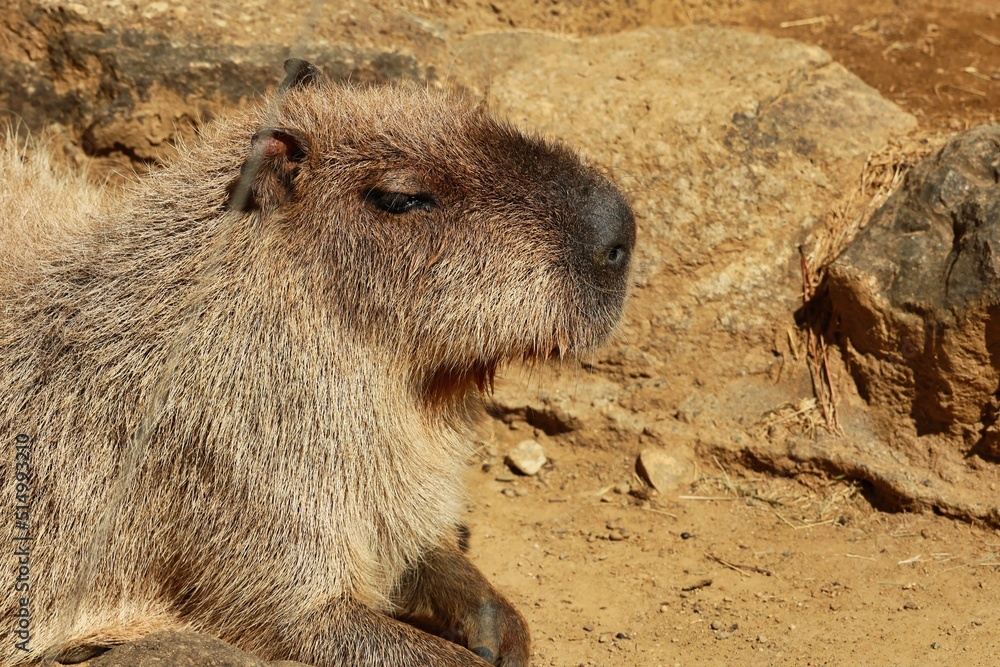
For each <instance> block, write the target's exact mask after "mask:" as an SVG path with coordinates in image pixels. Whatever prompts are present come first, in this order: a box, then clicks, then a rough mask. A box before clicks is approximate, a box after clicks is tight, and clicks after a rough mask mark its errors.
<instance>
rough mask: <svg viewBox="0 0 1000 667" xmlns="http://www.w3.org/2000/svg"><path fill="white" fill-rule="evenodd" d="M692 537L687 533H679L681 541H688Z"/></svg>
mask: <svg viewBox="0 0 1000 667" xmlns="http://www.w3.org/2000/svg"><path fill="white" fill-rule="evenodd" d="M692 537H694V535H693V534H692V533H687V532H684V533H681V539H682V540H690V539H691V538H692Z"/></svg>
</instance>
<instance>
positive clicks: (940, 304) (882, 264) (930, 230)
mask: <svg viewBox="0 0 1000 667" xmlns="http://www.w3.org/2000/svg"><path fill="white" fill-rule="evenodd" d="M998 253H1000V127H997V126H983V127H980V128H977V129H975V130H971V131H968V132H964V133H962V134H959V135H957V136H956V137H954V138H953V139H952V140H951V141H949V142H948V144H947V145H945V146H944V147H943V148H942V149H941V150H940V151H938V152H937V153H935V154H934V155H932V156H930V157H928V158H927V159H926V160H924V161H923V162H922V163H921V164H920V165H918V166H917V167H915V168H914V169H913V170H912V171H910V172H909V174H908V175H907V178H906V181H905V184H904V185H903V187H902V188H901V189H900V191H898V192H897V193H896V194H895V195H893V196H892V197H891V198H890V199H889V200H888V201H887V202H886V204H885V205H884V206H882V208H881V209H880V210H879V211H878V212H877V213H876V214H875V216H874V217H873V219H872V221H871V222H870V223H869V225H868V226H867V227H866V228H865V230H864V231H863V232H862V233H861V234H860V235H859V236H858V238H856V239H855V240H854V242H853V243H852V244H851V246H850V247H849V248H848V249H847V250H846V251H845V252H844V253H843V254H842V255H841V256H840V257H839V258H838V259H837V260H836V261H835V262H834V263H833V264H832V265H831V266H830V268H829V272H828V277H829V282H828V286H829V298H830V303H831V306H832V309H833V314H834V317H835V318H836V320H835V322H834V323H833V326H834V328H835V330H836V331H837V332H838V333H839V335H840V341H839V342H840V344H841V345H842V346H843V348H844V354H845V356H846V360H847V362H848V365H849V367H850V369H851V371H852V373H853V374H854V375H855V377H856V378H857V381H858V384H859V388H860V390H861V393H862V395H863V396H864V397H865V398H866V399H868V400H869V401H870V402H871V403H873V404H875V405H877V406H878V407H880V408H881V409H882V410H884V411H887V412H888V414H890V415H892V419H893V421H894V422H896V423H899V424H903V425H905V424H908V423H909V424H912V427H913V430H914V431H915V433H916V434H917V435H920V436H923V435H935V434H943V435H951V436H955V437H956V438H958V439H959V441H960V442H964V444H965V448H964V449H965V451H966V452H968V451H969V450H970V449H973V450H977V451H978V452H980V453H984V454H987V455H989V456H992V457H993V458H996V457H998V456H1000V442H998V437H997V425H996V422H997V416H998V413H997V411H998V408H1000V403H998V399H997V394H998V386H1000V274H998V269H1000V255H998Z"/></svg>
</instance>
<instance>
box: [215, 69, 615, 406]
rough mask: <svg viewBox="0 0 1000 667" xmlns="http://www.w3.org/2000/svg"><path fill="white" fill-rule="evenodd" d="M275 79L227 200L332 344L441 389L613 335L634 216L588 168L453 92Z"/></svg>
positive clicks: (309, 75) (293, 75)
mask: <svg viewBox="0 0 1000 667" xmlns="http://www.w3.org/2000/svg"><path fill="white" fill-rule="evenodd" d="M286 69H287V70H288V73H289V76H288V78H287V79H286V82H285V84H284V85H283V88H282V90H281V91H280V93H279V102H278V103H277V104H276V105H275V107H276V109H275V110H274V111H273V116H272V118H269V119H267V122H268V123H269V124H268V125H267V126H262V127H260V130H259V131H258V132H257V134H256V135H255V136H254V138H253V140H252V145H250V146H248V147H247V148H248V151H249V157H248V159H247V162H246V163H245V164H244V168H243V176H242V178H241V180H240V181H239V182H238V183H235V184H234V186H233V188H232V195H231V198H230V206H231V207H233V208H237V209H241V210H245V211H248V212H253V213H256V214H257V215H260V216H261V217H262V218H263V219H264V220H265V223H264V224H265V225H270V226H272V227H275V228H277V229H280V230H281V233H282V234H284V235H286V236H287V237H288V239H287V241H288V243H287V246H285V247H288V248H289V255H288V258H287V261H288V262H294V263H304V264H305V265H306V266H305V267H304V268H305V270H307V271H308V272H309V273H310V274H311V275H312V280H313V281H314V286H315V290H316V294H317V295H318V296H319V298H321V299H324V300H326V301H328V302H329V303H330V304H336V305H335V306H332V307H331V308H330V312H331V317H334V318H336V319H337V320H338V321H337V325H338V330H340V331H341V332H343V333H344V335H347V336H354V337H357V339H358V340H360V341H364V342H367V343H369V344H371V345H378V346H384V347H385V348H387V349H389V350H390V351H393V352H394V353H398V354H399V355H400V356H401V357H408V358H409V359H410V361H411V362H412V363H411V364H410V367H411V368H412V369H413V371H414V373H415V374H416V376H418V377H420V378H423V380H424V381H425V382H426V383H427V385H426V388H428V389H435V388H436V389H441V388H442V386H447V387H451V388H454V389H459V388H460V387H464V386H468V385H469V384H470V383H472V382H475V383H478V384H480V385H481V386H482V385H483V384H485V383H488V382H489V381H490V379H491V378H492V374H493V372H494V370H495V368H496V366H497V365H498V364H501V363H503V362H506V361H510V360H518V359H527V360H533V359H538V358H545V357H549V356H551V355H553V354H554V355H563V354H566V353H572V352H577V351H581V350H587V349H591V348H593V347H594V346H596V345H598V344H600V343H601V342H602V341H603V340H604V339H605V338H606V337H607V336H608V334H609V333H610V332H611V331H612V330H613V328H614V327H615V325H616V323H617V322H618V320H619V318H620V315H621V311H622V304H623V301H624V298H625V293H626V286H627V282H628V274H629V266H630V263H631V257H632V248H633V244H634V242H635V221H634V218H633V215H632V211H631V210H630V208H629V205H628V204H627V203H626V201H625V199H624V197H623V196H622V195H621V193H620V192H619V191H618V190H617V189H616V188H615V187H614V186H613V185H612V184H611V183H610V182H609V181H608V180H607V179H606V178H604V177H603V176H602V175H601V174H600V173H598V172H597V171H596V170H595V169H593V168H592V167H589V166H587V165H585V164H583V163H582V162H581V161H580V159H579V158H578V157H577V156H576V155H575V154H574V153H573V152H572V151H570V150H569V149H567V148H565V147H563V146H561V145H559V144H553V143H549V142H546V141H543V140H542V139H540V138H537V137H533V136H528V135H525V134H523V133H521V132H519V131H518V130H516V129H514V128H513V127H512V126H510V125H509V124H507V123H505V122H503V121H501V120H497V119H496V118H494V117H492V116H491V115H489V114H488V113H486V112H484V111H483V110H482V109H480V108H478V107H477V106H475V105H473V104H470V103H468V102H467V101H465V100H463V99H461V98H459V97H457V96H454V95H448V94H442V93H438V92H433V91H430V90H426V89H422V88H418V87H374V88H367V89H365V88H347V87H343V86H340V85H334V84H330V83H328V82H326V81H325V80H324V79H323V77H322V75H321V74H320V73H319V72H318V71H316V70H315V69H314V68H312V66H310V65H308V64H306V63H303V62H302V61H289V63H287V64H286ZM283 245H284V244H283Z"/></svg>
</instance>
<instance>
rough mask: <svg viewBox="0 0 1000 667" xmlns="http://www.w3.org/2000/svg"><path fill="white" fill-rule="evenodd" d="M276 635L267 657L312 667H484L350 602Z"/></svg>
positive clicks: (450, 647) (441, 642) (471, 657)
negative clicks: (293, 661) (271, 649)
mask: <svg viewBox="0 0 1000 667" xmlns="http://www.w3.org/2000/svg"><path fill="white" fill-rule="evenodd" d="M279 632H280V633H281V637H279V638H278V641H276V642H268V644H270V645H271V646H274V647H275V650H274V651H273V653H274V655H273V656H267V657H271V658H276V659H277V658H280V659H284V660H295V661H298V662H303V663H306V664H308V665H314V666H315V667H431V666H433V667H487V663H486V662H484V661H483V660H482V659H481V658H478V657H476V656H475V655H474V654H473V653H471V652H470V651H468V650H466V649H465V648H463V647H461V646H459V645H458V644H454V643H452V642H450V641H448V640H446V639H443V638H441V637H437V636H435V635H432V634H428V633H426V632H423V631H422V630H418V629H417V628H415V627H413V626H411V625H408V624H406V623H403V622H402V621H398V620H396V619H394V618H391V617H389V616H386V615H385V614H382V613H379V612H377V611H375V610H374V609H371V608H370V607H367V606H365V605H363V604H359V603H357V602H353V601H350V600H336V601H333V602H331V603H330V604H329V605H327V606H326V607H324V608H321V609H318V610H316V611H315V612H313V613H311V614H309V615H308V616H306V617H305V618H303V619H301V620H300V621H299V622H297V623H296V625H295V626H294V627H292V626H285V627H284V628H282V629H281V630H279ZM279 647H280V648H279ZM269 653H270V651H269ZM279 654H280V655H279Z"/></svg>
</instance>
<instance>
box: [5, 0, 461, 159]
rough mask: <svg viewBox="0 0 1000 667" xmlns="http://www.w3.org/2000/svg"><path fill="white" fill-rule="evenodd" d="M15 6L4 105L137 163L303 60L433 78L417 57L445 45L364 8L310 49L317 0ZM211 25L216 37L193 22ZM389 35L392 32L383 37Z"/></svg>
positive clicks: (317, 34)
mask: <svg viewBox="0 0 1000 667" xmlns="http://www.w3.org/2000/svg"><path fill="white" fill-rule="evenodd" d="M12 4H13V6H11V7H10V8H9V9H7V10H5V11H4V12H3V15H2V16H0V31H3V33H4V34H5V36H7V37H8V38H7V39H4V40H0V57H3V59H4V67H3V68H0V109H3V110H5V112H6V113H8V114H11V115H13V116H14V117H16V118H17V119H19V120H20V121H21V122H23V123H24V124H25V125H26V126H27V128H28V129H30V130H32V131H38V130H40V129H42V128H44V127H46V126H49V125H51V124H53V123H57V124H58V125H59V126H60V129H62V130H63V131H65V132H66V134H67V135H68V139H69V141H70V142H72V143H74V144H79V145H80V146H82V148H83V150H84V152H85V153H86V154H87V155H89V156H97V157H106V156H112V155H119V156H125V157H128V158H130V159H131V160H132V161H133V164H135V163H136V162H156V161H158V160H160V159H162V158H163V157H165V156H166V155H169V154H170V152H171V151H172V145H173V143H175V142H177V141H178V140H182V139H190V137H191V136H192V135H193V128H195V127H197V126H198V125H200V124H201V123H203V122H204V121H206V120H208V119H210V118H212V117H213V116H215V115H217V114H219V113H220V112H222V111H224V110H225V109H227V108H231V107H233V106H235V105H238V104H240V103H241V102H244V101H246V100H247V99H249V98H250V97H251V96H253V95H255V94H260V93H263V92H264V91H265V90H266V89H267V88H268V87H270V86H273V85H274V84H275V72H280V67H281V63H282V62H283V61H284V60H285V59H286V58H288V57H291V56H293V55H294V56H298V57H304V58H307V59H310V60H312V61H313V62H315V63H317V64H318V65H320V66H321V67H322V68H323V70H324V72H325V73H326V74H327V75H328V76H330V77H331V78H333V79H338V80H352V81H356V82H369V81H386V80H389V79H419V80H424V79H428V78H431V79H433V78H434V76H435V74H434V71H433V69H428V68H427V67H426V66H423V65H421V64H420V62H419V61H418V58H417V55H416V54H418V53H419V54H421V55H424V56H425V57H426V56H427V55H429V54H431V53H434V52H435V50H440V48H441V46H440V40H438V39H437V38H435V37H434V36H433V35H432V34H431V32H429V30H430V29H429V28H427V27H426V26H423V25H420V24H419V23H417V22H413V21H409V22H408V21H406V20H405V18H401V17H399V16H396V17H391V18H390V17H386V16H383V15H381V14H379V13H378V12H377V11H375V10H374V9H372V8H370V7H369V8H365V7H363V6H356V7H350V8H346V7H345V8H344V14H341V15H338V18H337V20H334V21H325V22H323V23H322V24H321V25H320V26H319V27H317V28H316V30H314V31H313V34H312V39H311V40H310V42H309V46H308V48H306V47H305V46H303V42H302V41H300V39H299V35H298V33H301V31H302V30H303V21H304V19H307V18H308V17H309V15H310V11H311V8H310V4H311V3H309V2H301V3H298V4H300V5H301V7H300V8H299V9H300V10H301V11H294V9H295V8H287V7H286V8H285V10H284V11H268V10H267V9H266V7H264V6H262V3H258V2H249V3H241V6H240V8H239V10H238V11H236V12H234V7H233V6H229V7H227V8H225V9H223V8H220V7H214V6H213V4H217V3H200V4H194V3H192V4H191V9H188V7H186V6H180V5H177V6H172V5H171V4H168V3H163V2H159V3H139V4H137V5H134V6H128V5H125V4H123V3H121V2H116V1H115V0H111V1H110V2H106V3H87V4H83V3H64V2H49V1H45V0H41V1H38V0H35V1H33V0H19V1H15V2H14V3H12ZM347 4H349V5H362V4H363V3H353V2H352V3H347ZM289 9H292V11H289ZM348 11H350V14H349V15H348V14H347V12H348ZM192 13H200V14H204V16H198V17H194V16H189V14H192ZM195 19H197V20H195ZM206 24H207V25H209V26H211V27H212V29H213V30H212V32H213V35H212V36H211V37H209V36H208V35H207V34H204V33H199V32H198V31H189V30H185V29H184V26H186V25H206ZM359 24H360V25H359ZM366 28H367V29H366ZM386 34H388V35H391V36H392V39H389V40H383V41H379V40H378V39H377V36H378V35H381V36H383V37H384V36H385V35H386ZM385 43H391V44H393V47H391V48H386V47H385V46H382V45H383V44H385Z"/></svg>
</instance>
